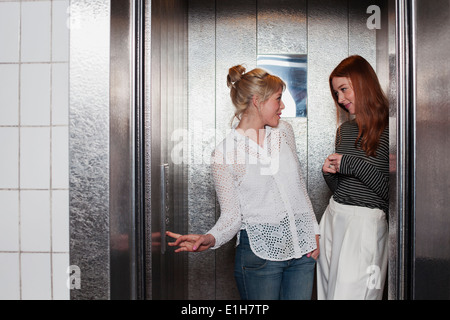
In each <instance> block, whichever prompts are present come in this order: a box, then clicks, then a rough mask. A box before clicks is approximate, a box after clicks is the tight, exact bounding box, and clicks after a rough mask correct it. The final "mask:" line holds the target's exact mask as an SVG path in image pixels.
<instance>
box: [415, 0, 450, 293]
mask: <svg viewBox="0 0 450 320" xmlns="http://www.w3.org/2000/svg"><path fill="white" fill-rule="evenodd" d="M413 2H414V13H415V15H414V16H413V19H414V21H413V25H414V31H415V33H414V37H415V39H414V41H415V47H414V51H415V70H414V72H415V79H416V92H415V95H416V103H415V104H416V110H415V112H416V119H415V177H414V178H415V222H414V223H415V228H414V229H415V230H414V231H415V232H414V247H415V252H414V260H413V275H414V280H413V284H412V285H413V298H414V299H445V300H447V299H450V233H449V228H450V215H449V195H450V192H449V181H450V180H449V174H448V164H447V160H446V159H448V158H449V156H450V152H449V146H450V145H449V127H450V123H449V116H448V115H449V110H450V103H449V101H450V94H449V88H450V59H449V56H448V52H449V51H450V1H448V0H435V1H432V2H430V1H425V0H416V1H413Z"/></svg>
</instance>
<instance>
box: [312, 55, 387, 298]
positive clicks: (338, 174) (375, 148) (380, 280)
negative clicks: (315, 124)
mask: <svg viewBox="0 0 450 320" xmlns="http://www.w3.org/2000/svg"><path fill="white" fill-rule="evenodd" d="M329 82H330V89H331V94H332V96H333V99H334V101H335V104H336V106H337V107H340V108H342V109H344V110H345V111H346V112H348V113H349V115H350V118H351V119H350V120H348V121H346V122H344V123H343V124H342V125H341V126H340V127H339V128H338V130H337V133H336V141H335V153H334V154H331V155H329V156H328V157H327V158H326V159H325V162H324V165H323V167H322V173H323V176H324V179H325V181H326V183H327V185H328V187H329V188H330V189H331V191H332V192H333V196H332V197H331V199H330V203H329V205H328V207H327V209H326V210H325V213H324V215H323V217H322V220H321V222H320V231H321V238H320V248H321V254H320V256H319V260H318V265H317V271H318V277H317V281H318V283H317V286H318V288H317V291H318V299H328V300H331V299H334V300H337V299H352V300H360V299H364V300H377V299H381V298H382V295H383V287H384V282H385V278H386V269H387V236H388V229H387V220H386V214H387V213H388V200H389V199H388V187H389V131H388V130H389V125H388V124H389V104H388V100H387V98H386V96H385V95H384V93H383V90H382V89H381V86H380V83H379V81H378V78H377V75H376V73H375V71H374V70H373V68H372V67H371V66H370V64H369V63H368V62H367V61H366V60H365V59H364V58H362V57H360V56H350V57H348V58H346V59H344V60H343V61H342V62H341V63H340V64H339V65H338V66H337V67H336V68H335V69H334V70H333V72H332V73H331V75H330V77H329Z"/></svg>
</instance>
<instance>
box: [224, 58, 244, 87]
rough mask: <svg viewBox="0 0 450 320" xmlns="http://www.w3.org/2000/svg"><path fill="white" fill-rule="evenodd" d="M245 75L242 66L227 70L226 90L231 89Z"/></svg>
mask: <svg viewBox="0 0 450 320" xmlns="http://www.w3.org/2000/svg"><path fill="white" fill-rule="evenodd" d="M244 74H245V67H244V66H242V65H240V64H239V65H237V66H234V67H231V68H230V69H229V70H228V76H227V85H228V88H231V87H233V86H234V84H235V83H236V82H238V81H239V80H241V79H242V76H243V75H244Z"/></svg>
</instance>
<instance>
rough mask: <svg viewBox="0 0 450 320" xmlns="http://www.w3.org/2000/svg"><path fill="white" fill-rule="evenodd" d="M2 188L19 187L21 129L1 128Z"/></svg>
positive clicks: (0, 179)
mask: <svg viewBox="0 0 450 320" xmlns="http://www.w3.org/2000/svg"><path fill="white" fill-rule="evenodd" d="M0 150H1V152H2V153H1V156H0V188H18V187H19V129H18V128H5V127H4V128H1V127H0Z"/></svg>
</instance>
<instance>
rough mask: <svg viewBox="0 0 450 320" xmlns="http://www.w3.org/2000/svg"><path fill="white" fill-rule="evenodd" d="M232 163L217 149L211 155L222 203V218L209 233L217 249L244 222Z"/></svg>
mask: <svg viewBox="0 0 450 320" xmlns="http://www.w3.org/2000/svg"><path fill="white" fill-rule="evenodd" d="M232 166H233V165H232V164H226V161H225V159H224V156H223V154H222V153H221V152H220V151H218V150H215V151H214V152H213V154H212V157H211V170H212V175H213V179H214V185H215V188H216V194H217V197H218V201H219V205H220V211H221V214H220V218H219V219H218V220H217V222H216V224H215V225H214V227H213V228H212V229H211V230H210V231H209V232H207V233H209V234H211V235H213V236H214V238H215V239H216V244H215V246H214V247H212V248H211V249H217V248H219V247H220V246H222V245H223V244H225V243H226V242H228V241H230V240H231V239H232V238H233V237H234V236H235V235H236V234H237V233H238V232H239V230H240V228H241V224H242V218H241V213H240V210H239V200H238V195H237V192H236V187H235V185H234V182H233V175H232Z"/></svg>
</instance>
